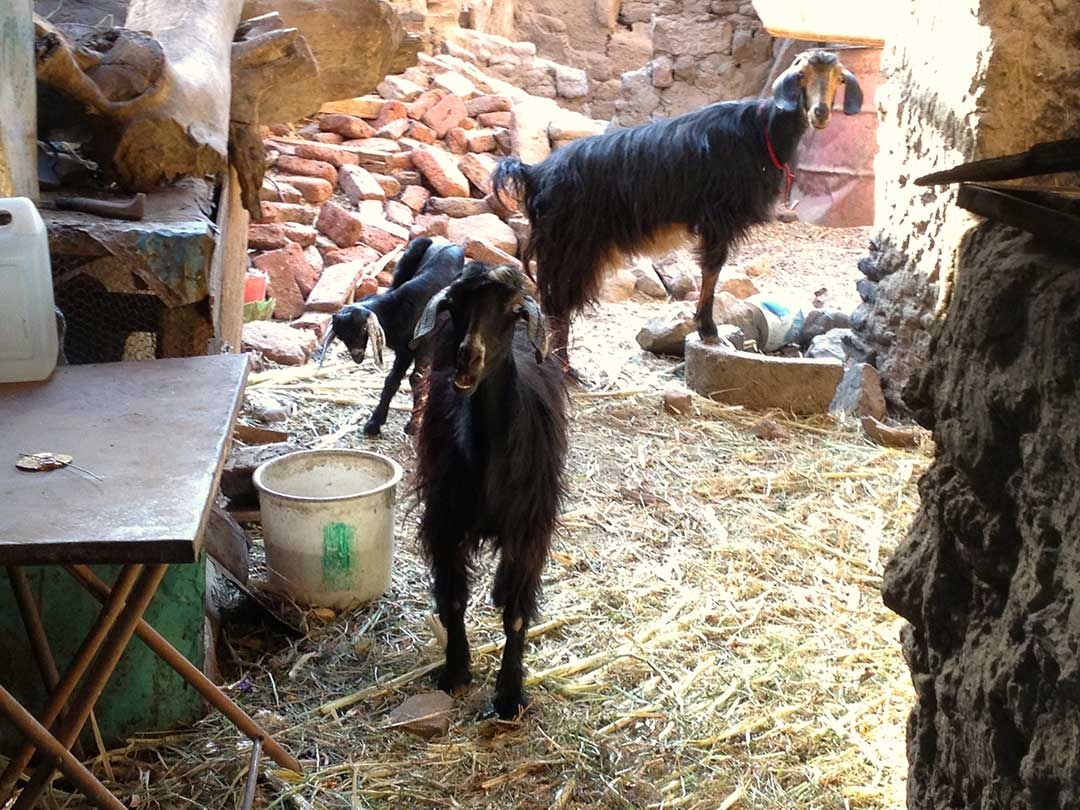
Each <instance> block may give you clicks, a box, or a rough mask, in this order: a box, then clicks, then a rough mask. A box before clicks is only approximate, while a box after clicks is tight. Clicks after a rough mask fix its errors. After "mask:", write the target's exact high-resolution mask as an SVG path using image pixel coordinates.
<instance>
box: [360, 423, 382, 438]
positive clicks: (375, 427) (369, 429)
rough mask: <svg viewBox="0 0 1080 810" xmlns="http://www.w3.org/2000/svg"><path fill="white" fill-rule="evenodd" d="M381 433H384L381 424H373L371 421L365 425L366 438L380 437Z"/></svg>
mask: <svg viewBox="0 0 1080 810" xmlns="http://www.w3.org/2000/svg"><path fill="white" fill-rule="evenodd" d="M381 431H382V423H381V422H371V421H369V422H368V423H367V424H366V425H364V435H365V436H378V435H379V433H380V432H381Z"/></svg>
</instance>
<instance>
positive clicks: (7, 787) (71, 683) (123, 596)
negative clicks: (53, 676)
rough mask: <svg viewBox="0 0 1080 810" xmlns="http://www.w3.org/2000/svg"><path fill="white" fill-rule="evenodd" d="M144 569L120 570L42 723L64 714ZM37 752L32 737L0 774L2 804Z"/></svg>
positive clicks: (1, 804)
mask: <svg viewBox="0 0 1080 810" xmlns="http://www.w3.org/2000/svg"><path fill="white" fill-rule="evenodd" d="M142 569H143V567H142V566H141V565H127V566H124V568H123V569H122V570H121V571H120V576H118V577H117V578H116V584H115V585H114V586H113V589H112V594H111V595H110V596H109V598H108V599H107V600H106V601H105V607H104V608H102V610H101V613H100V614H99V615H98V618H97V621H96V622H95V623H94V626H93V627H92V628H91V629H90V632H89V633H88V634H87V636H86V639H85V640H84V641H83V643H82V644H81V645H80V647H79V650H78V652H76V653H75V657H74V658H73V659H72V661H71V664H70V666H69V667H68V669H67V671H66V672H65V673H64V677H63V678H61V679H60V682H59V683H58V684H57V685H56V689H54V690H53V692H52V695H51V696H50V697H49V703H48V705H47V706H46V707H45V713H44V714H43V715H42V718H41V724H42V725H43V726H45V727H46V728H51V727H52V725H53V723H54V722H55V721H56V718H57V717H59V716H60V710H61V709H62V708H63V706H64V704H65V703H67V700H68V698H69V697H71V693H72V692H74V691H75V687H76V686H78V685H79V679H80V678H82V676H83V673H84V672H86V669H87V667H89V666H90V663H91V662H92V661H93V660H94V656H95V655H97V651H98V649H99V648H100V647H101V644H102V642H103V641H104V640H105V637H106V636H107V635H108V633H109V631H110V630H111V629H112V627H113V625H114V624H115V623H116V619H117V617H118V616H119V615H120V611H121V609H122V608H123V607H124V602H126V601H127V598H128V595H129V594H130V593H131V589H132V587H134V585H135V580H136V578H137V577H138V576H139V574H140V573H141V572H142ZM33 756H34V744H33V741H32V740H29V739H28V741H27V742H26V743H25V744H24V745H23V747H22V748H21V749H19V753H18V754H17V755H16V756H15V757H14V758H13V759H12V760H11V761H10V762H9V763H8V766H7V768H5V769H4V773H3V775H0V807H3V806H4V805H5V804H6V803H7V800H8V799H10V798H11V793H12V790H14V788H15V784H16V783H17V782H18V779H19V775H20V774H22V772H23V771H24V770H25V769H26V766H27V765H28V764H30V759H31V758H32V757H33Z"/></svg>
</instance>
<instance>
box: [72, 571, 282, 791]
mask: <svg viewBox="0 0 1080 810" xmlns="http://www.w3.org/2000/svg"><path fill="white" fill-rule="evenodd" d="M66 570H67V572H68V573H69V574H71V576H73V577H74V578H75V579H76V580H77V581H78V582H79V583H80V584H81V585H82V586H83V587H84V588H86V590H87V591H89V592H90V593H91V594H92V595H93V596H94V597H95V598H97V599H99V600H102V601H104V600H106V599H108V598H109V587H108V586H107V585H106V584H105V583H104V582H102V581H101V580H100V579H98V577H97V576H95V575H94V572H93V571H91V570H90V569H89V568H88V567H87V566H85V565H72V566H68V567H67V569H66ZM135 632H136V633H137V634H138V636H139V638H140V639H142V640H143V642H144V643H145V644H146V646H147V647H149V648H150V649H151V650H153V651H154V653H155V654H156V655H157V656H158V657H159V658H161V659H162V660H163V661H165V663H167V664H168V665H169V666H171V667H172V668H173V669H174V670H176V673H177V674H178V675H179V676H180V677H181V678H183V679H184V680H185V681H187V683H188V684H190V685H191V686H192V687H193V688H194V689H195V690H196V691H198V693H199V694H200V695H202V696H203V698H204V699H205V700H206V701H207V703H209V704H210V705H211V706H213V707H214V708H215V709H217V710H218V711H219V712H221V713H222V714H223V715H225V717H226V718H228V719H229V721H230V722H231V723H232V724H233V725H234V726H236V727H237V728H238V729H240V731H241V732H242V733H243V734H244V735H246V736H247V737H248V738H250V739H252V740H259V739H261V740H262V745H263V747H264V748H265V749H266V753H267V755H268V756H269V757H270V758H271V759H273V760H274V761H275V762H276V763H278V764H279V765H280V766H281V767H283V768H288V769H289V770H291V771H296V772H297V773H301V772H302V768H301V767H300V763H299V762H297V761H296V757H294V756H292V754H290V753H289V752H288V751H286V750H285V749H284V748H282V747H281V745H280V744H279V743H278V742H277V741H275V740H274V738H273V737H272V736H270V734H268V733H267V732H266V731H264V730H263V729H262V727H261V726H259V724H258V723H256V722H255V721H254V720H252V719H251V717H250V716H248V714H247V713H246V712H245V711H244V710H243V709H241V708H240V707H239V706H237V705H236V704H235V703H234V702H233V701H232V700H230V699H229V697H228V696H227V695H226V694H225V693H224V692H222V691H221V690H220V689H218V687H217V686H215V685H214V682H213V681H211V680H210V679H209V678H207V677H206V675H205V674H203V672H202V670H200V669H199V668H198V667H197V666H195V665H194V664H192V663H191V662H190V661H188V660H187V659H186V658H184V656H183V655H181V654H180V653H179V652H178V651H177V649H176V648H175V647H173V646H172V645H171V644H170V643H169V642H168V641H167V640H166V639H165V638H164V637H163V636H162V635H161V634H160V633H158V632H157V631H156V630H155V629H154V628H153V627H151V626H150V625H149V624H147V623H146V622H145V621H142V620H140V621H139V623H138V624H137V625H136V626H135Z"/></svg>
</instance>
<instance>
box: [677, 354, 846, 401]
mask: <svg viewBox="0 0 1080 810" xmlns="http://www.w3.org/2000/svg"><path fill="white" fill-rule="evenodd" d="M685 345H686V384H687V386H688V387H689V388H692V389H693V390H694V391H696V392H697V393H699V394H701V395H702V396H707V397H711V398H712V399H715V400H717V401H719V402H725V403H727V404H729V405H742V406H743V407H746V408H751V409H755V410H765V409H768V408H780V409H782V410H785V411H790V412H792V413H799V414H812V413H825V412H826V411H827V410H828V408H829V403H830V402H832V398H833V395H834V394H835V393H836V386H837V385H839V384H840V379H841V378H842V377H843V374H844V367H843V365H842V364H841V363H839V362H837V361H835V360H805V359H801V358H788V357H768V356H766V355H762V354H751V353H749V352H740V351H735V350H733V349H731V348H730V347H726V346H724V345H723V344H719V345H705V344H704V343H702V342H701V341H700V339H698V338H697V336H693V337H690V338H688V339H687V340H686V344H685Z"/></svg>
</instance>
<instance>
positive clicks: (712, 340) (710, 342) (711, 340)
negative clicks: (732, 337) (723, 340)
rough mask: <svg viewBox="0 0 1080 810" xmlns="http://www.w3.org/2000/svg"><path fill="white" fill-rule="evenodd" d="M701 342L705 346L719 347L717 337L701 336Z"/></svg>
mask: <svg viewBox="0 0 1080 810" xmlns="http://www.w3.org/2000/svg"><path fill="white" fill-rule="evenodd" d="M701 342H702V343H704V344H705V345H706V346H719V345H720V338H719V336H717V335H710V336H705V335H702V336H701Z"/></svg>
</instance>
